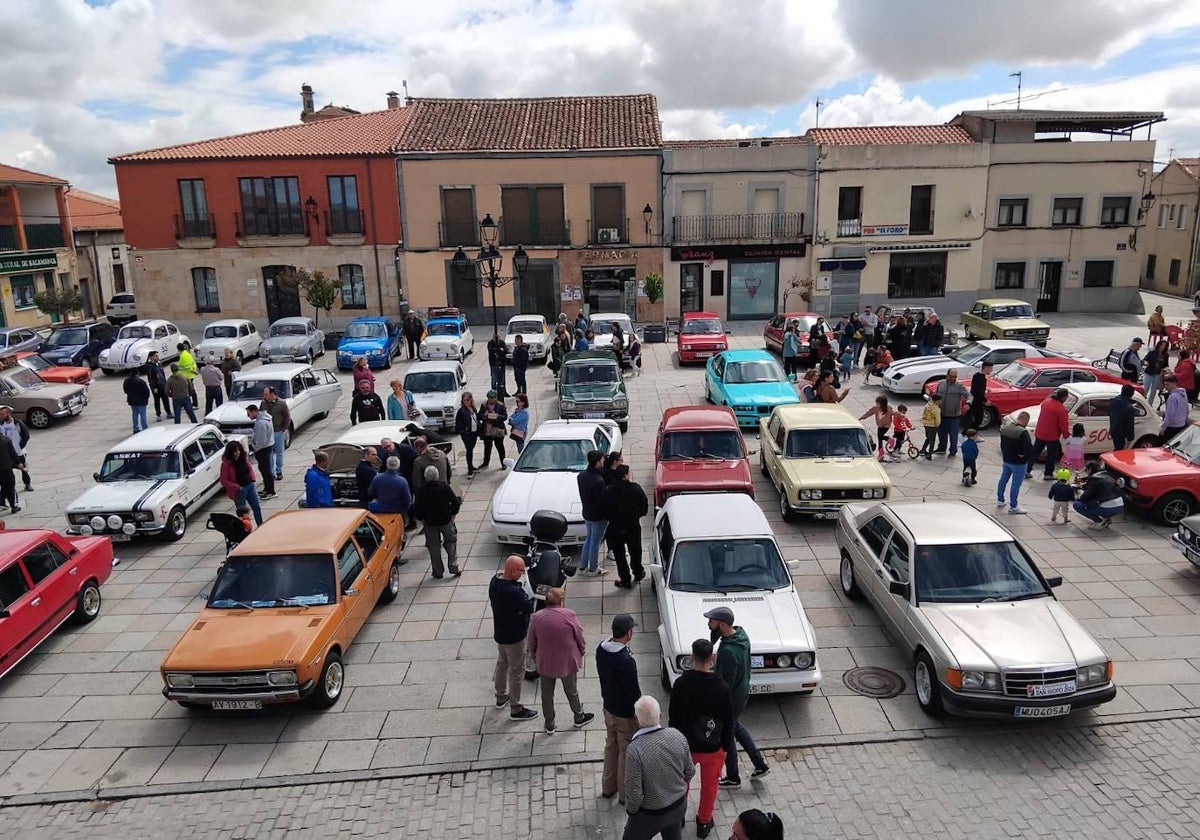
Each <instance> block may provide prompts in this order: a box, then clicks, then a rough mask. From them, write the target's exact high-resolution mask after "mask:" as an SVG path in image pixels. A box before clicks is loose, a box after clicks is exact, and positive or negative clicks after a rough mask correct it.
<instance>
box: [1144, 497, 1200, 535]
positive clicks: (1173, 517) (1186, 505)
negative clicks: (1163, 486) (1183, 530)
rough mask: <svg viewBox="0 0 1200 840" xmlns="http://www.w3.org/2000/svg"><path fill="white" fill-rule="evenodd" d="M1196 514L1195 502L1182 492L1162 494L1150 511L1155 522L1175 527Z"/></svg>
mask: <svg viewBox="0 0 1200 840" xmlns="http://www.w3.org/2000/svg"><path fill="white" fill-rule="evenodd" d="M1195 512H1196V500H1195V499H1194V498H1193V497H1192V496H1191V495H1189V494H1188V493H1185V492H1183V491H1182V490H1176V491H1175V492H1174V493H1166V494H1164V495H1163V496H1162V497H1161V498H1160V499H1159V500H1158V501H1157V502H1155V503H1154V508H1153V510H1152V511H1151V516H1153V517H1154V519H1155V521H1156V522H1160V523H1162V524H1163V525H1170V526H1171V527H1175V526H1176V525H1178V524H1179V523H1180V522H1182V521H1183V520H1184V519H1186V518H1187V517H1189V516H1191V515H1192V514H1193V513H1195Z"/></svg>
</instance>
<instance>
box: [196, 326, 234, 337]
mask: <svg viewBox="0 0 1200 840" xmlns="http://www.w3.org/2000/svg"><path fill="white" fill-rule="evenodd" d="M237 334H238V328H237V327H234V326H215V327H205V328H204V337H205V338H237Z"/></svg>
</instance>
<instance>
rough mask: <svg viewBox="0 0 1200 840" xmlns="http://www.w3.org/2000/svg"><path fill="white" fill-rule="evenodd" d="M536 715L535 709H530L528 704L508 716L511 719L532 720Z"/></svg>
mask: <svg viewBox="0 0 1200 840" xmlns="http://www.w3.org/2000/svg"><path fill="white" fill-rule="evenodd" d="M537 716H538V713H537V709H530V708H529V707H528V706H524V707H522V708H521V709H520V710H519V711H516V712H513V713H512V714H511V715H509V716H508V717H509V718H510V719H511V720H533V719H534V718H535V717H537Z"/></svg>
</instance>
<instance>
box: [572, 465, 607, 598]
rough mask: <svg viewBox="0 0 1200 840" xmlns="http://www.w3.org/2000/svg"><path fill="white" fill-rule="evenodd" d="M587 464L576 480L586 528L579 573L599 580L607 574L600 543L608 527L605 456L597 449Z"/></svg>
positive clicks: (580, 555)
mask: <svg viewBox="0 0 1200 840" xmlns="http://www.w3.org/2000/svg"><path fill="white" fill-rule="evenodd" d="M587 462H588V465H587V469H586V470H584V471H583V472H581V473H580V474H579V475H578V476H577V477H576V482H577V483H578V486H579V501H580V503H581V504H582V506H583V524H584V527H585V529H586V532H585V535H584V540H583V548H581V549H580V551H579V571H580V573H581V574H585V575H591V576H593V577H597V576H599V575H602V574H604V572H605V571H606V570H605V569H602V568H601V567H600V541H601V540H602V539H603V538H604V530H605V529H606V528H607V527H608V522H607V521H605V519H604V488H605V484H604V473H603V468H604V455H603V454H601V453H600V452H599V451H597V450H595V449H593V450H592V451H591V452H589V453H588V455H587Z"/></svg>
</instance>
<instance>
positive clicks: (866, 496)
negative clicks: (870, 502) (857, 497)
mask: <svg viewBox="0 0 1200 840" xmlns="http://www.w3.org/2000/svg"><path fill="white" fill-rule="evenodd" d="M871 497H872V492H871V490H870V488H868V489H866V490H863V498H864V499H870V498H871Z"/></svg>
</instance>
